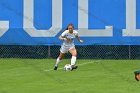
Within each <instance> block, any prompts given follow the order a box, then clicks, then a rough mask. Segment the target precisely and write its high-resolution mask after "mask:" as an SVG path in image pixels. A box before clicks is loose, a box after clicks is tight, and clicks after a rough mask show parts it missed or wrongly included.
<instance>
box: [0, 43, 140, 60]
mask: <svg viewBox="0 0 140 93" xmlns="http://www.w3.org/2000/svg"><path fill="white" fill-rule="evenodd" d="M76 49H77V52H78V59H140V46H129V45H128V46H113V45H112V46H110V45H94V46H92V45H90V46H76ZM59 50H60V46H15V45H11V46H8V45H2V46H1V48H0V58H33V59H45V58H46V59H47V58H53V59H56V58H57V57H58V55H59ZM70 57H71V55H70V53H68V54H66V55H65V58H70Z"/></svg>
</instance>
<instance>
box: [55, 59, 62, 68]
mask: <svg viewBox="0 0 140 93" xmlns="http://www.w3.org/2000/svg"><path fill="white" fill-rule="evenodd" d="M60 61H61V60H60V58H59V57H58V58H57V59H56V64H55V66H58V64H59V62H60Z"/></svg>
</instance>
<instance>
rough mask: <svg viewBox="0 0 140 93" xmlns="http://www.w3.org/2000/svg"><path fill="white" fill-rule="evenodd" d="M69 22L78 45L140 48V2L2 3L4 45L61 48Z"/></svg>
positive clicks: (0, 36) (1, 39) (43, 0)
mask: <svg viewBox="0 0 140 93" xmlns="http://www.w3.org/2000/svg"><path fill="white" fill-rule="evenodd" d="M70 23H73V24H74V26H75V30H77V31H78V33H79V36H80V37H81V39H82V40H84V41H85V42H84V43H83V44H80V43H78V41H76V40H75V44H76V45H140V0H0V44H1V45H61V43H62V41H60V40H59V39H58V37H59V35H60V34H61V33H62V32H63V31H64V30H65V28H66V27H67V25H68V24H70Z"/></svg>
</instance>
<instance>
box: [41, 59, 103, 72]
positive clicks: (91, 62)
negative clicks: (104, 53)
mask: <svg viewBox="0 0 140 93" xmlns="http://www.w3.org/2000/svg"><path fill="white" fill-rule="evenodd" d="M98 62H101V60H97V61H90V62H85V63H81V64H77V65H78V66H84V65H87V64H93V63H98ZM61 69H64V68H58V69H57V70H61ZM44 71H45V72H49V71H53V69H47V70H44Z"/></svg>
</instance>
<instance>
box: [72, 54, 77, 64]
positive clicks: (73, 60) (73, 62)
mask: <svg viewBox="0 0 140 93" xmlns="http://www.w3.org/2000/svg"><path fill="white" fill-rule="evenodd" d="M75 63H76V56H72V58H71V65H75Z"/></svg>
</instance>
